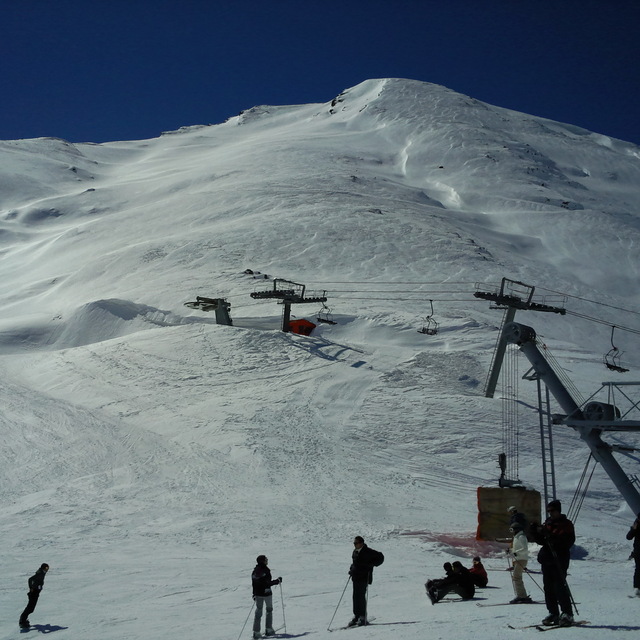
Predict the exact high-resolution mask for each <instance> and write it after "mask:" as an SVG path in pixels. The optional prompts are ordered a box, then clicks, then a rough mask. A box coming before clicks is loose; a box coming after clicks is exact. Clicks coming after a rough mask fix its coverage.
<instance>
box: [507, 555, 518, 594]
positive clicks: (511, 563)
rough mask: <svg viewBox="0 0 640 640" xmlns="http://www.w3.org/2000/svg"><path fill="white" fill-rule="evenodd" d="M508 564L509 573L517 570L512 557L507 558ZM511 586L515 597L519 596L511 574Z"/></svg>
mask: <svg viewBox="0 0 640 640" xmlns="http://www.w3.org/2000/svg"><path fill="white" fill-rule="evenodd" d="M507 564H508V565H509V569H508V571H513V570H514V569H515V567H514V566H513V562H512V561H511V556H507ZM510 577H511V586H512V587H513V595H514V596H517V595H518V594H517V593H516V583H515V581H514V579H513V573H512V574H511V576H510Z"/></svg>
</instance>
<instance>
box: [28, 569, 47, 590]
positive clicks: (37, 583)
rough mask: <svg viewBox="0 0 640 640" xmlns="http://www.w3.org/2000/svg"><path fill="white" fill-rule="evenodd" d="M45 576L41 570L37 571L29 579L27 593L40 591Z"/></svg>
mask: <svg viewBox="0 0 640 640" xmlns="http://www.w3.org/2000/svg"><path fill="white" fill-rule="evenodd" d="M46 575H47V574H46V573H45V571H44V570H43V569H38V570H37V571H36V572H35V573H34V574H33V575H32V576H31V577H30V578H29V591H42V587H44V578H45V576H46Z"/></svg>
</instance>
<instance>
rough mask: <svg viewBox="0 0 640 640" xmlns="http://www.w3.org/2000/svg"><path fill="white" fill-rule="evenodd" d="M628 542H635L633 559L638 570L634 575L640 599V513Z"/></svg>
mask: <svg viewBox="0 0 640 640" xmlns="http://www.w3.org/2000/svg"><path fill="white" fill-rule="evenodd" d="M627 540H633V553H632V554H631V555H632V556H633V559H634V560H635V563H636V570H635V571H634V573H633V586H634V588H635V590H636V595H637V596H638V597H640V513H639V514H638V517H637V518H636V519H635V521H634V523H633V524H632V525H631V529H629V531H628V532H627Z"/></svg>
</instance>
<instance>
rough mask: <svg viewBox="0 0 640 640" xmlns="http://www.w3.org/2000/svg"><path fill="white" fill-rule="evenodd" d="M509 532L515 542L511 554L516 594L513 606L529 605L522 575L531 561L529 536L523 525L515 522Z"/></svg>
mask: <svg viewBox="0 0 640 640" xmlns="http://www.w3.org/2000/svg"><path fill="white" fill-rule="evenodd" d="M509 531H510V532H511V533H512V534H513V541H512V542H511V549H510V550H509V553H510V556H511V558H512V559H513V573H512V574H511V580H513V590H514V591H515V594H516V597H515V598H514V599H513V600H511V604H527V603H529V602H531V598H530V597H529V596H528V594H527V590H526V589H525V588H524V581H523V580H522V574H523V572H524V570H525V569H526V568H527V562H528V561H529V543H528V542H527V536H525V535H524V531H523V530H522V525H520V524H518V523H517V522H514V523H513V524H512V525H511V528H510V529H509Z"/></svg>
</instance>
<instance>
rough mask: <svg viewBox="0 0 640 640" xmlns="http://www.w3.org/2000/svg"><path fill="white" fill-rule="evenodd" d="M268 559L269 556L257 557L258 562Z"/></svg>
mask: <svg viewBox="0 0 640 640" xmlns="http://www.w3.org/2000/svg"><path fill="white" fill-rule="evenodd" d="M266 561H267V556H258V557H257V558H256V562H257V563H258V564H264V563H265V562H266Z"/></svg>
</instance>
